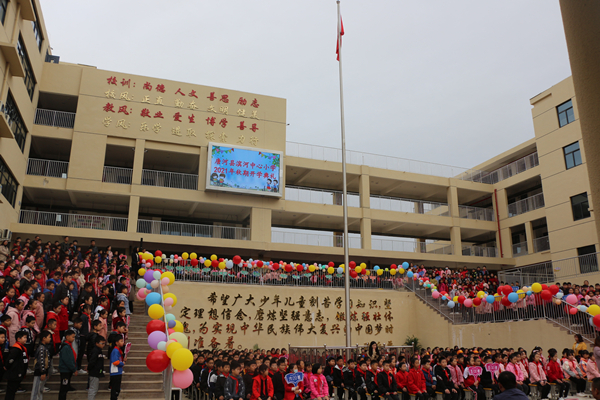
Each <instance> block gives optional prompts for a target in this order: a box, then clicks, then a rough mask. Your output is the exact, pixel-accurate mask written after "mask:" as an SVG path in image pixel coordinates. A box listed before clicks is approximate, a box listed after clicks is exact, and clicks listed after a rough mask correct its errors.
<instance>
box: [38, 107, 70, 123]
mask: <svg viewBox="0 0 600 400" xmlns="http://www.w3.org/2000/svg"><path fill="white" fill-rule="evenodd" d="M34 123H35V124H36V125H46V126H56V127H59V128H73V127H74V126H75V113H73V112H64V111H55V110H44V109H42V108H38V109H36V110H35V120H34Z"/></svg>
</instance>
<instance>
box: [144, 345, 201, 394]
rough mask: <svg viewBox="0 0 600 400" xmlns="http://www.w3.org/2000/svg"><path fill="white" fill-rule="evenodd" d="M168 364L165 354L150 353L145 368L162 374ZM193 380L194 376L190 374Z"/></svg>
mask: <svg viewBox="0 0 600 400" xmlns="http://www.w3.org/2000/svg"><path fill="white" fill-rule="evenodd" d="M169 362H170V360H169V356H167V353H165V352H164V351H161V350H154V351H151V352H150V354H148V355H147V356H146V366H147V367H148V369H149V370H150V371H152V372H155V373H158V372H163V371H164V370H165V369H167V367H168V366H169ZM190 373H191V371H190ZM193 379H194V374H193V373H192V380H193ZM188 386H189V385H188ZM186 387H187V386H186Z"/></svg>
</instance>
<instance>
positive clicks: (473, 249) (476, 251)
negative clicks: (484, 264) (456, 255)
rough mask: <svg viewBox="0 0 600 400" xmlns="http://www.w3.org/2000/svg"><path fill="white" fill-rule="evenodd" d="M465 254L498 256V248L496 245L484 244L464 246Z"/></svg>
mask: <svg viewBox="0 0 600 400" xmlns="http://www.w3.org/2000/svg"><path fill="white" fill-rule="evenodd" d="M462 255H463V256H473V257H492V258H494V257H498V249H497V248H496V247H484V246H463V248H462Z"/></svg>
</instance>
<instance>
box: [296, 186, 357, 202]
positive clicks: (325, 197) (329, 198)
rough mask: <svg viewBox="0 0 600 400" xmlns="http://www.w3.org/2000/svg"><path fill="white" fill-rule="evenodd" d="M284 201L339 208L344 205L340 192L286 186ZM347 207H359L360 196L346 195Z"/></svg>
mask: <svg viewBox="0 0 600 400" xmlns="http://www.w3.org/2000/svg"><path fill="white" fill-rule="evenodd" d="M285 199H286V200H290V201H301V202H304V203H315V204H329V205H336V206H341V205H343V203H344V202H343V195H342V192H339V191H336V190H325V189H315V188H305V187H299V186H286V187H285ZM348 207H360V196H359V195H358V194H357V193H348Z"/></svg>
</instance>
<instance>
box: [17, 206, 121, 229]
mask: <svg viewBox="0 0 600 400" xmlns="http://www.w3.org/2000/svg"><path fill="white" fill-rule="evenodd" d="M19 223H21V224H32V225H46V226H58V227H65V228H82V229H97V230H102V231H118V232H126V231H127V218H119V217H108V216H103V215H84V214H69V213H55V212H45V211H32V210H21V214H20V216H19Z"/></svg>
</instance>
